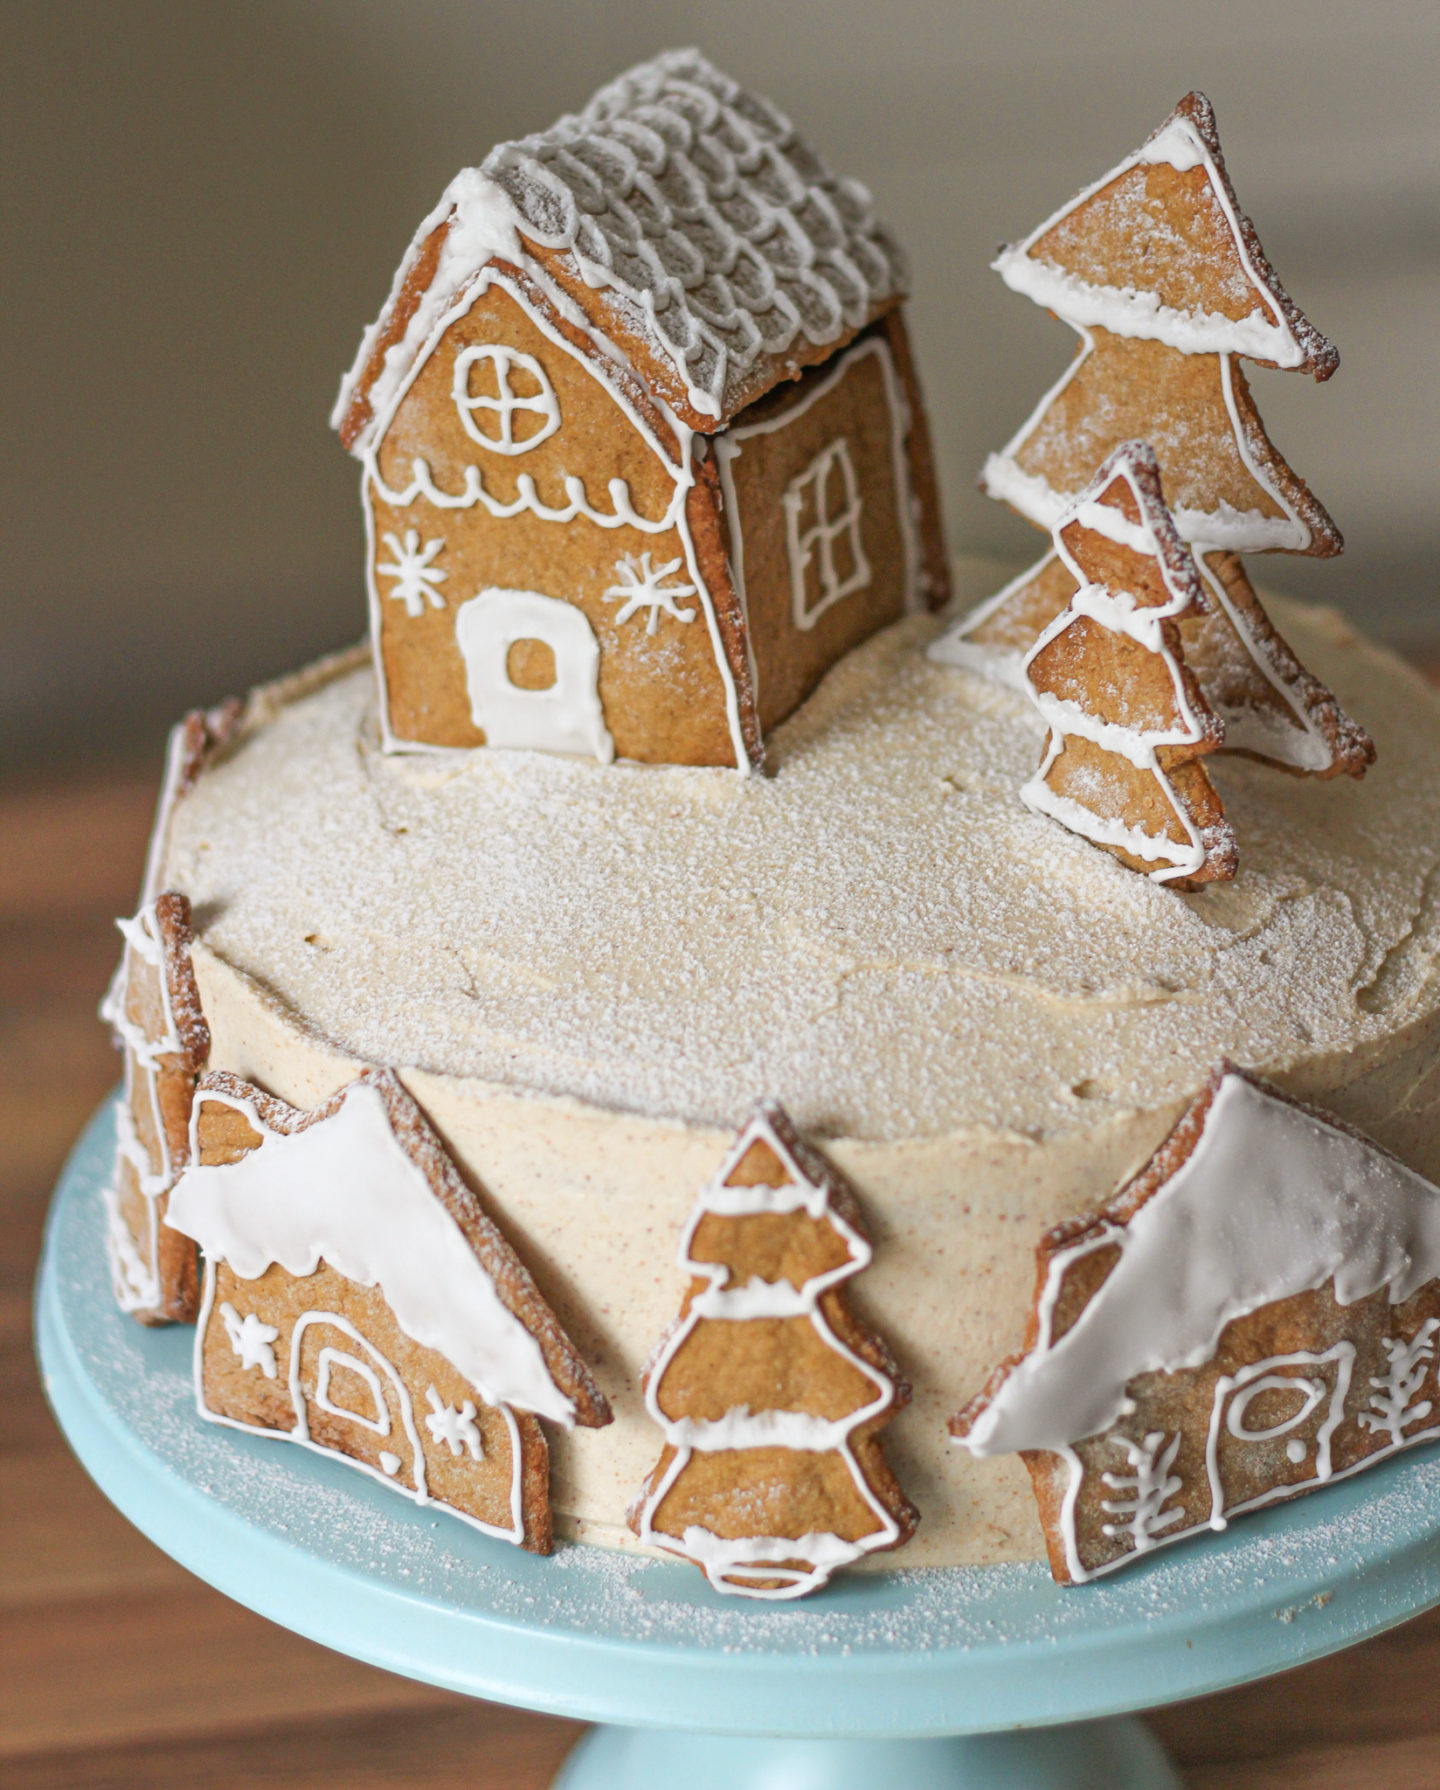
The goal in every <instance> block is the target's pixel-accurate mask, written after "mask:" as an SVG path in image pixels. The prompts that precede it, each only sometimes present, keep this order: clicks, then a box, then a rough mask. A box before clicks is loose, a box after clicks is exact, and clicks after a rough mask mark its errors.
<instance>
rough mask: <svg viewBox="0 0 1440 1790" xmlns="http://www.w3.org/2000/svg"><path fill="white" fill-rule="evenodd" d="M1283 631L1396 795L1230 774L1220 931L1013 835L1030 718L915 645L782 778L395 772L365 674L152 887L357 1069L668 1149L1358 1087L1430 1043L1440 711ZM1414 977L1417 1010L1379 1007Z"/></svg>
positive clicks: (1380, 669)
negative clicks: (623, 1118) (699, 1127)
mask: <svg viewBox="0 0 1440 1790" xmlns="http://www.w3.org/2000/svg"><path fill="white" fill-rule="evenodd" d="M1268 600H1269V599H1267V601H1268ZM1275 607H1276V608H1277V610H1278V611H1279V612H1280V615H1281V616H1282V617H1283V625H1284V627H1285V631H1286V632H1287V634H1289V635H1290V636H1291V638H1292V639H1294V640H1295V642H1296V645H1297V647H1299V648H1301V649H1302V650H1303V652H1304V654H1305V657H1306V658H1307V660H1309V661H1310V662H1312V663H1316V664H1317V665H1318V667H1319V668H1320V671H1321V673H1322V675H1323V676H1324V677H1325V678H1326V680H1327V682H1329V683H1331V684H1332V685H1333V686H1335V687H1337V688H1338V689H1339V691H1340V693H1341V696H1342V699H1343V700H1345V701H1346V702H1347V703H1349V702H1350V701H1353V702H1354V704H1355V706H1356V707H1357V708H1358V709H1359V710H1360V712H1361V713H1363V714H1365V715H1366V716H1367V718H1368V719H1371V720H1373V721H1375V722H1378V723H1379V727H1378V729H1377V731H1378V732H1379V733H1380V734H1381V735H1382V753H1381V759H1380V763H1379V764H1378V766H1377V767H1376V769H1375V770H1374V771H1373V772H1372V773H1371V775H1370V776H1369V777H1368V778H1367V780H1366V782H1365V784H1364V786H1363V787H1357V786H1355V785H1353V784H1352V783H1350V781H1349V780H1348V779H1345V780H1337V781H1336V782H1333V783H1323V784H1314V785H1310V784H1302V783H1298V782H1295V781H1292V780H1290V779H1277V778H1273V777H1271V776H1269V775H1268V774H1267V773H1266V772H1265V771H1264V770H1263V769H1262V768H1260V767H1252V766H1250V765H1248V764H1246V763H1244V762H1239V761H1237V762H1225V763H1222V764H1221V765H1219V766H1218V767H1217V768H1216V772H1215V775H1216V779H1217V782H1218V783H1219V784H1220V785H1221V788H1222V793H1223V795H1224V799H1225V805H1226V809H1227V812H1228V813H1230V814H1231V816H1232V817H1233V818H1234V820H1235V823H1236V831H1237V833H1238V834H1239V837H1240V839H1241V841H1242V847H1243V850H1242V868H1241V872H1240V875H1239V878H1238V879H1237V881H1236V882H1235V884H1234V885H1232V886H1230V887H1227V888H1216V889H1210V890H1207V891H1205V892H1204V893H1202V894H1199V895H1194V896H1182V895H1177V894H1176V893H1174V892H1173V891H1170V890H1167V889H1164V888H1162V887H1160V886H1158V885H1155V884H1152V883H1150V882H1148V881H1147V880H1145V879H1142V878H1138V877H1135V876H1133V875H1132V874H1131V873H1130V872H1129V871H1127V870H1125V869H1124V868H1123V867H1122V866H1120V865H1119V864H1117V863H1116V862H1115V861H1114V860H1113V859H1111V858H1110V857H1109V855H1108V854H1104V853H1101V852H1097V851H1096V850H1095V849H1094V848H1093V847H1091V846H1089V845H1088V844H1086V843H1085V842H1083V841H1081V840H1078V839H1074V838H1071V837H1069V836H1068V835H1066V834H1065V833H1064V832H1063V831H1061V830H1060V829H1058V828H1057V827H1056V826H1055V825H1054V824H1053V823H1052V822H1050V821H1047V820H1045V819H1043V818H1041V817H1039V816H1036V815H1032V814H1030V813H1028V812H1027V811H1026V810H1025V808H1024V807H1023V806H1022V804H1021V803H1020V802H1019V800H1018V790H1019V788H1020V785H1021V784H1022V783H1023V782H1024V781H1025V779H1026V778H1027V777H1028V776H1029V775H1030V774H1031V773H1032V772H1033V770H1034V767H1035V764H1036V762H1037V760H1038V758H1039V755H1040V750H1041V744H1042V739H1041V734H1040V732H1039V730H1038V728H1037V726H1036V724H1035V722H1034V720H1033V719H1032V717H1031V715H1030V711H1029V707H1028V704H1026V703H1025V702H1024V701H1023V700H1022V699H1021V698H1019V697H1018V696H1016V695H1014V694H1013V693H1011V692H1009V691H1006V690H1003V689H1000V688H997V687H996V686H994V685H990V684H987V683H985V682H983V681H982V680H980V679H979V678H976V677H972V676H970V675H968V674H957V672H956V671H954V670H953V669H951V668H949V667H943V666H935V665H931V664H929V663H927V661H926V660H925V658H924V655H923V651H922V648H923V646H924V644H925V643H926V642H927V641H928V640H929V639H931V638H932V637H933V635H934V633H935V632H936V631H937V629H938V626H939V625H940V624H937V623H935V622H933V621H930V620H928V619H926V618H913V619H911V620H909V621H906V622H903V623H901V624H899V625H897V626H896V627H894V628H892V629H890V630H888V631H886V632H885V633H883V634H881V635H879V636H877V637H876V638H875V639H874V640H872V641H871V642H869V643H868V644H867V645H865V646H864V647H862V648H861V649H859V650H858V651H857V652H856V653H854V654H853V655H852V656H851V657H850V658H848V659H847V660H846V661H844V662H843V663H842V664H840V665H839V666H837V667H836V668H835V669H834V670H833V671H832V672H831V673H830V675H829V676H828V678H827V679H826V680H825V682H824V684H823V685H822V686H821V688H820V690H819V691H818V692H817V694H816V696H815V697H814V698H812V700H811V701H810V702H809V703H808V704H807V705H806V706H805V707H804V708H803V709H802V710H801V711H800V712H799V714H797V715H796V716H795V717H793V718H792V719H791V720H790V721H789V722H787V723H786V724H785V725H784V726H783V727H781V728H780V729H779V730H778V731H777V733H776V734H775V736H774V737H773V751H774V762H775V764H776V766H777V770H776V774H775V775H774V776H773V777H770V778H765V779H759V778H756V779H746V780H742V779H738V778H735V777H734V776H733V775H729V774H727V773H725V772H723V771H706V770H690V769H672V770H657V769H651V768H642V767H630V766H623V765H621V766H614V767H609V768H605V767H598V766H595V765H592V764H587V763H583V762H580V761H576V760H568V759H561V758H555V757H551V756H547V755H542V754H528V753H521V752H503V751H479V752H476V753H474V754H472V755H469V756H467V757H465V758H459V759H446V760H443V761H433V760H425V759H416V758H397V757H386V756H384V755H382V754H381V752H380V751H379V749H378V740H377V736H376V718H375V698H374V690H373V683H372V679H371V678H370V676H369V674H368V673H367V672H365V671H363V670H361V671H355V672H351V673H348V674H344V675H340V676H337V677H336V678H335V679H334V680H333V681H331V682H330V683H328V684H325V685H323V686H322V687H320V688H319V689H316V690H313V691H312V692H311V693H310V694H308V695H305V696H303V697H302V698H300V699H299V700H296V701H293V702H291V703H289V704H287V705H285V706H282V707H280V708H279V709H278V710H276V709H274V708H273V707H272V708H270V709H269V710H267V711H265V712H267V713H268V714H269V715H270V718H269V719H268V720H267V721H266V722H265V724H264V725H262V726H259V727H258V728H256V729H254V730H252V731H251V732H249V733H248V735H247V736H246V737H244V738H243V740H242V741H241V743H240V744H239V745H238V746H237V747H236V748H235V749H233V750H232V751H231V752H230V753H229V754H228V755H227V756H225V757H224V758H222V759H221V761H220V762H218V763H217V764H215V765H214V766H212V767H211V768H210V769H209V770H207V771H206V773H205V774H204V775H203V776H202V777H201V779H200V782H199V784H198V785H197V787H196V789H195V790H194V792H193V793H192V794H191V795H190V796H189V797H188V798H187V799H186V801H185V802H184V803H182V804H181V805H180V807H179V809H178V811H177V814H176V818H175V823H174V832H173V836H172V842H171V847H170V854H169V860H168V865H167V882H168V884H169V885H170V886H174V887H177V888H179V889H181V890H183V891H185V892H186V893H188V894H189V895H190V897H191V899H192V902H193V903H194V906H195V915H196V930H197V934H198V936H199V937H200V939H201V940H202V941H203V943H204V944H205V945H206V946H208V947H209V948H210V949H211V950H212V951H214V952H216V953H218V954H219V955H220V956H221V957H222V958H224V959H225V960H226V961H228V962H229V963H231V964H232V965H234V966H236V967H237V968H239V969H241V970H243V971H245V972H246V973H247V974H249V975H250V976H252V977H254V978H255V979H256V980H258V981H259V982H260V983H262V984H264V985H265V986H266V987H268V988H269V989H271V990H273V991H274V992H275V994H276V995H277V996H278V997H279V999H280V1000H281V1001H282V1002H283V1003H285V1004H286V1005H287V1006H288V1007H289V1008H290V1009H291V1010H292V1011H293V1012H294V1013H295V1014H297V1015H303V1016H305V1019H306V1020H307V1021H308V1023H309V1024H310V1025H312V1026H313V1027H314V1028H316V1029H317V1030H318V1031H319V1032H320V1033H322V1034H324V1035H325V1036H326V1037H328V1038H329V1039H331V1040H332V1041H335V1042H337V1043H339V1044H341V1045H342V1046H343V1047H344V1048H345V1049H346V1050H347V1051H348V1052H349V1053H352V1054H354V1055H356V1056H358V1057H361V1058H364V1059H368V1060H370V1061H374V1062H379V1063H387V1064H393V1065H396V1066H400V1067H417V1068H421V1069H427V1070H431V1071H435V1072H437V1073H444V1074H452V1075H463V1076H472V1077H477V1078H480V1079H483V1080H486V1081H492V1082H497V1083H501V1084H505V1085H508V1086H511V1087H516V1088H520V1089H523V1090H526V1091H530V1092H535V1093H540V1094H545V1095H552V1096H566V1095H568V1096H573V1097H575V1098H578V1099H580V1100H584V1101H588V1102H592V1103H594V1104H596V1105H599V1106H602V1107H607V1108H614V1109H619V1110H624V1111H631V1112H638V1113H643V1114H648V1115H654V1116H661V1117H676V1118H681V1119H686V1120H691V1121H694V1122H704V1123H707V1124H713V1125H717V1126H724V1125H731V1124H734V1123H735V1122H737V1121H738V1119H739V1117H740V1116H741V1115H742V1114H743V1113H744V1112H745V1111H746V1110H747V1109H748V1107H749V1106H750V1105H751V1104H752V1103H753V1102H754V1101H755V1100H757V1099H759V1098H761V1097H769V1098H773V1099H779V1100H781V1101H783V1102H784V1104H785V1105H786V1106H787V1108H788V1109H789V1110H790V1112H791V1113H792V1114H793V1116H794V1117H795V1120H796V1123H797V1124H798V1125H799V1126H801V1127H802V1128H803V1129H805V1130H807V1131H810V1132H812V1133H815V1134H819V1135H830V1136H848V1137H854V1138H868V1139H896V1138H904V1137H914V1136H925V1135H935V1134H939V1133H943V1132H948V1131H951V1130H955V1129H958V1128H961V1127H964V1126H967V1125H973V1124H981V1125H989V1126H999V1127H1004V1128H1007V1129H1010V1130H1013V1131H1018V1132H1023V1133H1029V1134H1034V1135H1039V1134H1042V1133H1044V1134H1054V1133H1060V1132H1064V1131H1066V1130H1069V1129H1073V1128H1075V1127H1077V1126H1081V1125H1089V1124H1092V1123H1094V1122H1095V1121H1096V1119H1097V1118H1098V1117H1099V1116H1100V1115H1101V1110H1102V1107H1103V1106H1104V1105H1106V1104H1108V1105H1110V1106H1111V1107H1113V1108H1115V1109H1116V1110H1125V1109H1135V1108H1140V1109H1145V1110H1149V1109H1153V1108H1155V1107H1157V1106H1160V1105H1162V1104H1163V1103H1165V1102H1169V1101H1175V1102H1178V1101H1180V1100H1182V1099H1184V1098H1186V1097H1188V1096H1189V1095H1190V1094H1191V1093H1193V1090H1194V1088H1195V1087H1196V1086H1197V1085H1198V1084H1199V1082H1200V1081H1201V1080H1202V1079H1203V1077H1204V1075H1205V1074H1206V1073H1207V1072H1208V1071H1209V1069H1210V1067H1211V1066H1212V1065H1213V1064H1214V1062H1215V1061H1216V1060H1217V1059H1218V1058H1219V1057H1221V1056H1226V1055H1228V1056H1230V1057H1232V1058H1234V1059H1235V1060H1236V1061H1238V1062H1241V1063H1243V1064H1245V1065H1246V1066H1248V1067H1252V1068H1255V1069H1257V1070H1261V1071H1264V1072H1268V1073H1271V1074H1282V1075H1283V1074H1286V1073H1291V1074H1292V1075H1293V1076H1294V1077H1295V1078H1296V1079H1297V1080H1298V1081H1299V1082H1300V1083H1301V1084H1302V1085H1303V1081H1304V1074H1305V1070H1306V1067H1307V1065H1312V1064H1313V1065H1315V1066H1316V1071H1317V1074H1320V1075H1323V1074H1324V1073H1326V1071H1325V1069H1324V1064H1325V1062H1326V1059H1327V1058H1328V1059H1330V1060H1332V1061H1333V1053H1335V1052H1346V1053H1357V1054H1356V1055H1355V1058H1354V1060H1355V1065H1356V1069H1357V1073H1358V1071H1359V1070H1360V1069H1361V1068H1362V1067H1364V1066H1365V1064H1366V1062H1367V1061H1368V1058H1367V1056H1366V1052H1367V1049H1372V1050H1373V1051H1374V1052H1375V1053H1379V1054H1381V1055H1383V1054H1384V1053H1385V1052H1386V1051H1387V1050H1388V1049H1391V1048H1392V1047H1393V1040H1394V1038H1395V1035H1396V1033H1397V1031H1398V1030H1399V1026H1398V1019H1399V1018H1400V1017H1402V1016H1403V1017H1409V1016H1411V1015H1412V1014H1413V1016H1414V1017H1415V1018H1417V1019H1418V1018H1422V1017H1424V1016H1426V1015H1430V1014H1433V1013H1435V1011H1436V1010H1437V1008H1440V981H1437V977H1436V975H1435V973H1434V962H1433V956H1432V957H1429V958H1426V959H1425V961H1424V962H1423V963H1422V962H1421V961H1420V957H1419V956H1416V953H1417V952H1418V953H1421V955H1423V949H1422V945H1421V944H1418V943H1416V941H1417V940H1418V939H1421V935H1422V932H1423V931H1424V929H1423V928H1419V927H1418V925H1417V916H1418V915H1419V914H1420V912H1421V909H1422V905H1423V899H1424V890H1425V887H1426V878H1427V875H1428V874H1429V873H1430V872H1431V871H1432V868H1433V866H1434V864H1435V862H1436V860H1437V853H1440V845H1437V834H1440V829H1437V826H1436V815H1437V797H1436V790H1437V788H1440V709H1437V704H1436V702H1435V699H1434V697H1433V695H1432V694H1431V693H1430V692H1428V691H1427V690H1426V689H1425V688H1424V687H1423V686H1422V685H1421V684H1420V682H1419V680H1418V679H1415V678H1412V677H1409V676H1408V675H1406V674H1404V673H1402V672H1400V671H1399V670H1398V669H1397V668H1396V667H1395V665H1394V662H1393V661H1392V660H1389V659H1388V658H1387V657H1386V656H1385V655H1384V654H1382V653H1380V652H1379V651H1378V649H1374V648H1371V647H1368V646H1366V645H1364V644H1363V643H1360V642H1358V641H1357V640H1356V639H1355V637H1354V636H1352V635H1350V634H1349V632H1348V631H1347V630H1345V629H1344V628H1343V626H1342V625H1341V624H1340V623H1338V622H1337V621H1335V620H1334V619H1333V618H1331V617H1327V616H1326V615H1324V614H1323V613H1319V614H1317V613H1315V612H1306V611H1303V610H1299V609H1294V608H1292V607H1290V606H1289V605H1285V604H1281V603H1276V605H1275ZM1342 784H1343V787H1342ZM1424 936H1425V937H1428V936H1429V934H1428V932H1424ZM1397 953H1398V954H1399V955H1400V956H1402V957H1405V958H1406V962H1407V965H1408V968H1407V969H1406V971H1405V973H1404V974H1399V973H1397V974H1394V975H1391V974H1390V973H1389V972H1388V971H1386V972H1385V976H1386V982H1385V985H1386V987H1387V988H1393V989H1395V990H1398V991H1403V993H1401V994H1400V995H1399V996H1397V998H1399V999H1400V1000H1401V1001H1402V1007H1397V1006H1396V1005H1395V1004H1394V1002H1391V1003H1389V1004H1387V1005H1384V1006H1383V1007H1376V1006H1374V1004H1373V997H1370V996H1366V997H1365V998H1357V990H1358V991H1365V990H1367V989H1371V988H1373V987H1374V986H1376V980H1375V979H1376V978H1377V976H1380V975H1381V972H1382V968H1383V966H1385V965H1386V964H1387V963H1390V962H1392V961H1393V960H1394V959H1395V955H1396V954H1397ZM1407 953H1408V955H1407ZM1410 957H1415V962H1414V963H1410V962H1409V959H1410ZM1412 971H1413V972H1414V973H1411V972H1412ZM1367 1002H1368V1003H1369V1004H1367ZM1330 1085H1333V1071H1332V1072H1331V1084H1330ZM1082 1087H1083V1088H1084V1089H1085V1094H1084V1096H1083V1097H1080V1096H1077V1094H1076V1092H1075V1090H1076V1089H1077V1088H1082Z"/></svg>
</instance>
